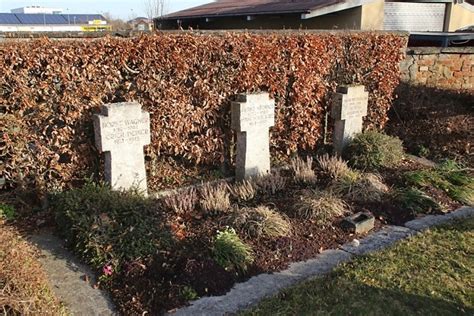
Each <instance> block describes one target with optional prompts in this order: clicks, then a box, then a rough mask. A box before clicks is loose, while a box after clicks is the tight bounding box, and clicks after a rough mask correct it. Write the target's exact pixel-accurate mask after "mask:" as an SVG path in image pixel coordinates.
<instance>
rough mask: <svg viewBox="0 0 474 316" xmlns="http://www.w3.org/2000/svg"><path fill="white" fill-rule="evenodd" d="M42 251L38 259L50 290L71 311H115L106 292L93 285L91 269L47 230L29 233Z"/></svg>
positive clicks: (91, 313) (90, 313)
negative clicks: (32, 234)
mask: <svg viewBox="0 0 474 316" xmlns="http://www.w3.org/2000/svg"><path fill="white" fill-rule="evenodd" d="M29 240H30V241H31V242H32V243H33V244H35V245H36V246H37V247H38V249H39V250H40V251H41V257H40V262H41V264H42V265H43V268H44V270H45V272H46V274H47V275H48V278H49V281H50V283H51V285H52V288H53V291H54V293H55V294H56V296H57V297H58V298H59V300H60V301H61V302H62V303H63V304H64V305H65V306H66V308H67V309H68V311H69V312H70V313H71V314H72V315H81V316H82V315H84V316H86V315H87V316H95V315H98V316H106V315H115V312H114V306H113V304H112V301H111V300H110V298H109V297H108V295H107V293H105V292H104V291H100V290H98V289H94V288H93V285H94V284H95V276H94V273H93V272H92V271H91V270H90V269H89V268H88V267H87V266H85V265H83V264H81V263H80V262H79V261H78V259H77V258H76V257H74V256H73V255H72V254H71V253H70V252H69V251H67V250H66V249H65V248H64V246H63V242H62V241H61V240H60V239H59V238H57V237H55V236H53V235H52V234H51V233H49V232H44V233H41V234H38V235H34V236H30V238H29Z"/></svg>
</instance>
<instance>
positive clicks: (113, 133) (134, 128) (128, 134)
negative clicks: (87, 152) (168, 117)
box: [101, 117, 150, 145]
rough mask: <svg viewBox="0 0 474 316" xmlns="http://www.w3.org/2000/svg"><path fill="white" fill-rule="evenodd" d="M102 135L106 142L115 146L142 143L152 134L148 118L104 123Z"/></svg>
mask: <svg viewBox="0 0 474 316" xmlns="http://www.w3.org/2000/svg"><path fill="white" fill-rule="evenodd" d="M101 127H102V134H103V138H104V139H105V140H106V141H112V142H113V144H115V145H120V144H125V143H127V144H130V143H136V142H140V140H141V139H142V138H143V137H147V136H148V135H149V134H150V123H149V119H148V117H144V118H139V119H126V120H119V121H104V122H102V126H101Z"/></svg>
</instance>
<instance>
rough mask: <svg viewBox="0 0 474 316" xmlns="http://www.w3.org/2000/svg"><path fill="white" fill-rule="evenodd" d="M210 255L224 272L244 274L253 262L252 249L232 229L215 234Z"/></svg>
mask: <svg viewBox="0 0 474 316" xmlns="http://www.w3.org/2000/svg"><path fill="white" fill-rule="evenodd" d="M212 254H213V256H214V259H215V260H216V262H217V263H218V264H219V265H220V266H221V267H223V268H224V269H226V270H234V271H239V272H245V271H246V270H247V268H248V266H249V265H251V264H252V263H253V261H254V255H253V251H252V248H251V247H250V246H249V245H247V244H245V243H244V242H243V241H242V240H241V239H240V237H239V236H238V235H237V233H236V232H235V230H234V229H233V228H226V229H225V230H224V231H220V232H218V233H217V236H216V238H215V240H214V245H213V247H212Z"/></svg>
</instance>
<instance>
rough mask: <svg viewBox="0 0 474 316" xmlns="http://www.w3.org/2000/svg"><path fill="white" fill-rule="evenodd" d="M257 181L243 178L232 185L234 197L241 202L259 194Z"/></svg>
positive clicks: (231, 191)
mask: <svg viewBox="0 0 474 316" xmlns="http://www.w3.org/2000/svg"><path fill="white" fill-rule="evenodd" d="M255 186H256V185H255V183H254V182H253V181H249V180H243V181H239V182H236V183H234V184H233V185H231V186H230V188H229V189H230V193H231V194H232V196H233V197H234V198H236V199H237V200H239V201H241V202H247V201H250V200H252V199H253V198H254V197H255V195H256V194H257V189H256V187H255Z"/></svg>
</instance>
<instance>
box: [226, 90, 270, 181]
mask: <svg viewBox="0 0 474 316" xmlns="http://www.w3.org/2000/svg"><path fill="white" fill-rule="evenodd" d="M274 124H275V101H274V100H272V99H270V97H269V95H268V93H256V94H239V95H238V96H237V100H236V101H235V102H232V128H233V129H234V130H235V131H236V133H237V157H236V172H235V175H236V179H237V180H242V179H245V178H249V177H253V176H257V175H259V174H265V173H267V172H269V171H270V136H269V130H268V129H269V128H270V127H272V126H273V125H274Z"/></svg>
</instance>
